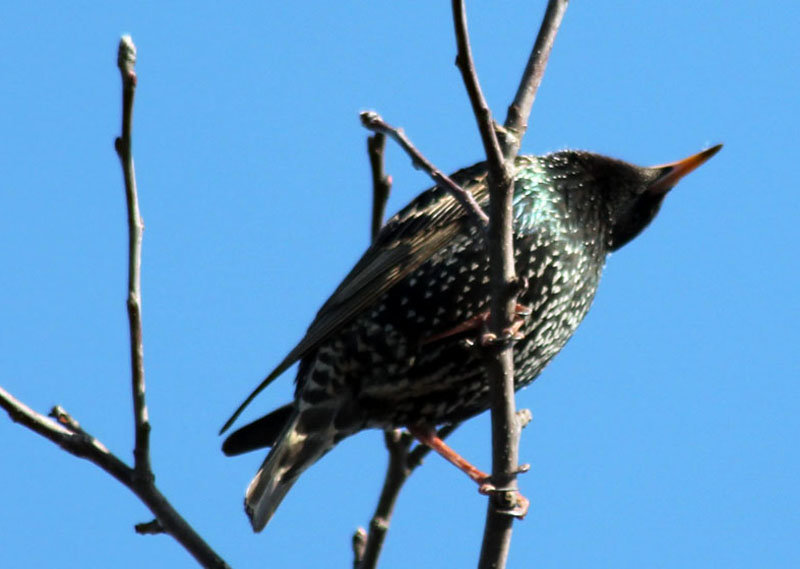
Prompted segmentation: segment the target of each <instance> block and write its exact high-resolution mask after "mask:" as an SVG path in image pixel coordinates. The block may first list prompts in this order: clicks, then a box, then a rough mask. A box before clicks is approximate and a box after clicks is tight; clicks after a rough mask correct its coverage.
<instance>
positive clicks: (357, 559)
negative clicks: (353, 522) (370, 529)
mask: <svg viewBox="0 0 800 569" xmlns="http://www.w3.org/2000/svg"><path fill="white" fill-rule="evenodd" d="M366 547H367V530H365V529H364V528H358V529H357V530H356V531H355V532H354V533H353V568H354V569H359V568H360V567H361V562H362V561H363V560H364V551H365V549H366Z"/></svg>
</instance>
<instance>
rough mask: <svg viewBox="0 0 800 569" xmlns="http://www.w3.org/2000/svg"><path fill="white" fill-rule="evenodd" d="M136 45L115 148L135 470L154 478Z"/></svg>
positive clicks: (124, 58)
mask: <svg viewBox="0 0 800 569" xmlns="http://www.w3.org/2000/svg"><path fill="white" fill-rule="evenodd" d="M135 65H136V46H135V45H134V44H133V40H132V39H131V37H130V36H123V37H122V38H121V39H120V42H119V51H118V53H117V66H118V67H119V71H120V74H121V75H122V133H121V135H120V136H119V137H118V138H117V139H116V141H115V143H114V147H115V149H116V151H117V155H118V156H119V160H120V163H121V164H122V172H123V176H124V178H125V196H126V198H127V199H126V202H127V206H128V324H129V327H130V337H131V338H130V339H131V385H132V391H133V418H134V424H135V431H136V435H135V436H136V440H135V444H134V450H133V456H134V471H135V472H136V474H137V475H138V476H143V477H147V478H150V477H152V472H151V470H150V423H149V421H148V417H147V402H146V401H145V384H144V348H143V344H142V292H141V267H142V230H143V229H144V224H143V223H142V218H141V216H140V215H139V198H138V196H137V194H136V175H135V172H134V168H133V153H132V151H131V130H132V129H133V96H134V94H135V92H136V72H135V71H134V66H135Z"/></svg>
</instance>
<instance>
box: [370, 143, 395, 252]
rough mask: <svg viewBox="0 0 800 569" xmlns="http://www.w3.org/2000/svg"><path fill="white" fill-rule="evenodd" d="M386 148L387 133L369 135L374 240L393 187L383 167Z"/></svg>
mask: <svg viewBox="0 0 800 569" xmlns="http://www.w3.org/2000/svg"><path fill="white" fill-rule="evenodd" d="M385 148H386V135H385V134H383V133H382V132H376V133H375V134H374V135H372V136H369V137H367V154H368V155H369V164H370V169H371V171H372V226H371V231H370V235H371V239H372V240H373V241H374V240H375V237H376V236H377V235H378V232H379V231H380V230H381V227H382V226H383V216H384V214H385V212H386V202H387V201H388V200H389V192H390V191H391V189H392V177H391V176H387V175H386V173H385V171H384V169H383V151H384V149H385Z"/></svg>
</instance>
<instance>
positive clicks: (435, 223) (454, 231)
mask: <svg viewBox="0 0 800 569" xmlns="http://www.w3.org/2000/svg"><path fill="white" fill-rule="evenodd" d="M452 178H453V180H454V181H455V182H456V183H457V184H460V185H461V186H462V187H463V188H464V189H466V190H468V191H470V192H472V194H473V196H474V197H475V199H476V200H477V201H478V203H482V202H484V201H486V199H487V195H488V194H487V182H486V167H485V165H484V164H483V163H480V164H476V165H475V166H472V167H470V168H465V169H463V170H459V171H458V172H456V173H455V174H453V176H452ZM467 222H468V218H467V217H466V214H465V212H464V209H463V208H462V207H461V206H460V205H459V204H458V202H457V201H456V200H455V199H454V198H453V197H452V196H451V195H448V194H447V192H446V191H445V190H443V189H441V188H439V187H434V188H431V189H429V190H427V191H425V192H423V193H422V194H420V195H419V196H417V197H416V198H415V199H414V200H413V201H412V202H411V203H410V204H408V205H407V206H406V207H405V208H403V209H402V210H401V211H400V212H398V213H397V214H396V215H395V216H394V217H393V218H392V219H390V220H389V221H388V222H387V224H386V225H385V226H384V227H383V229H381V232H380V233H379V234H378V237H377V238H376V240H375V242H374V243H373V244H372V245H371V246H370V248H369V249H367V251H366V252H365V253H364V256H362V257H361V259H360V260H359V261H358V263H356V266H355V267H353V269H352V270H351V271H350V273H349V274H348V275H347V276H346V277H345V279H344V281H342V283H341V284H340V285H339V287H338V288H337V289H336V290H335V291H334V293H333V294H332V295H331V297H330V298H329V299H328V300H327V302H325V304H324V305H323V306H322V308H320V310H319V312H318V313H317V316H316V318H314V321H313V322H312V323H311V325H310V326H309V328H308V331H307V332H306V335H305V336H304V337H303V339H302V340H300V342H299V343H298V344H297V345H296V346H295V347H294V349H292V351H291V352H289V354H288V355H287V356H286V357H285V358H284V359H283V361H281V363H280V364H278V366H277V367H276V368H275V369H274V370H272V372H270V374H269V375H268V376H267V377H266V378H265V379H264V381H262V382H261V383H260V384H259V385H258V387H256V388H255V390H254V391H253V392H252V393H251V394H250V395H249V396H248V397H247V399H245V400H244V402H242V404H241V405H240V406H239V408H238V409H236V411H235V412H234V413H233V415H232V416H231V418H230V419H228V421H227V422H226V423H225V425H223V427H222V429H221V430H220V434H221V433H223V432H225V431H226V430H227V429H228V427H230V426H231V424H233V422H234V421H235V420H236V419H237V418H238V417H239V415H240V414H241V412H242V411H243V410H244V408H245V407H246V406H247V405H248V404H249V403H250V402H251V401H252V400H253V399H255V397H256V396H257V395H258V394H259V393H260V392H261V391H262V390H263V389H264V388H265V387H266V386H267V385H269V384H270V383H271V382H272V381H273V380H274V379H275V378H276V377H278V376H279V375H281V374H282V373H283V372H284V371H286V370H287V369H288V368H289V367H290V366H291V365H292V364H294V362H296V361H297V360H299V359H301V358H302V357H304V356H305V355H306V354H308V353H309V352H311V351H312V350H314V349H315V348H317V347H318V346H319V345H320V344H321V343H323V342H324V341H326V340H327V339H328V338H330V337H331V336H332V335H333V334H335V333H336V332H337V331H338V330H340V329H341V328H342V327H343V326H345V325H347V324H348V323H349V322H350V321H351V320H352V319H353V318H355V317H356V316H357V315H359V314H361V312H363V311H364V310H365V309H366V308H368V307H369V306H370V305H372V304H373V303H374V302H375V301H376V300H377V299H378V298H380V296H381V295H383V294H384V293H385V292H386V291H388V290H389V289H390V288H392V287H393V286H394V285H395V284H397V283H398V282H399V281H400V280H402V279H403V278H405V277H406V276H407V275H408V274H409V273H411V272H413V271H414V270H415V269H417V268H418V267H419V266H420V265H421V264H422V263H424V262H425V261H426V260H428V259H429V258H430V257H431V255H433V254H434V253H435V252H436V251H438V250H439V249H441V248H442V247H443V246H444V245H445V244H447V243H448V242H449V241H450V240H451V239H453V238H454V237H455V236H456V235H458V233H459V232H460V231H461V230H462V228H463V227H464V225H465V224H466V223H467Z"/></svg>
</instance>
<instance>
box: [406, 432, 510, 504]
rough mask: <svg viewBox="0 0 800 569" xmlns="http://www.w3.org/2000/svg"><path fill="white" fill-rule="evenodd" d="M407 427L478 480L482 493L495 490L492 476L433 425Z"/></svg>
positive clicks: (419, 439)
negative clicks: (451, 443) (462, 453)
mask: <svg viewBox="0 0 800 569" xmlns="http://www.w3.org/2000/svg"><path fill="white" fill-rule="evenodd" d="M406 428H407V429H408V432H409V433H411V434H412V435H413V437H414V438H415V439H417V440H418V441H419V442H421V443H422V444H424V445H426V446H428V447H430V448H431V449H433V450H435V451H436V452H437V453H439V454H440V455H441V456H442V458H444V459H445V460H446V461H447V462H449V463H450V464H452V465H453V466H455V467H456V468H458V469H459V470H461V472H463V473H464V474H466V475H467V476H469V477H470V478H471V479H472V480H473V481H474V482H476V483H477V484H478V486H479V491H480V493H481V494H488V493H489V492H491V491H492V490H494V486H493V485H492V483H491V482H490V478H491V477H490V476H489V475H488V474H486V473H485V472H483V471H482V470H478V469H477V468H476V467H475V466H473V465H472V464H470V463H469V462H468V461H467V459H465V458H464V457H463V456H461V455H460V454H458V453H457V452H456V451H454V450H453V449H452V448H450V447H449V446H447V444H446V443H445V442H444V441H443V440H442V439H440V438H439V437H438V436H436V431H435V430H434V429H433V427H430V426H428V425H414V426H408V427H406Z"/></svg>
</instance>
